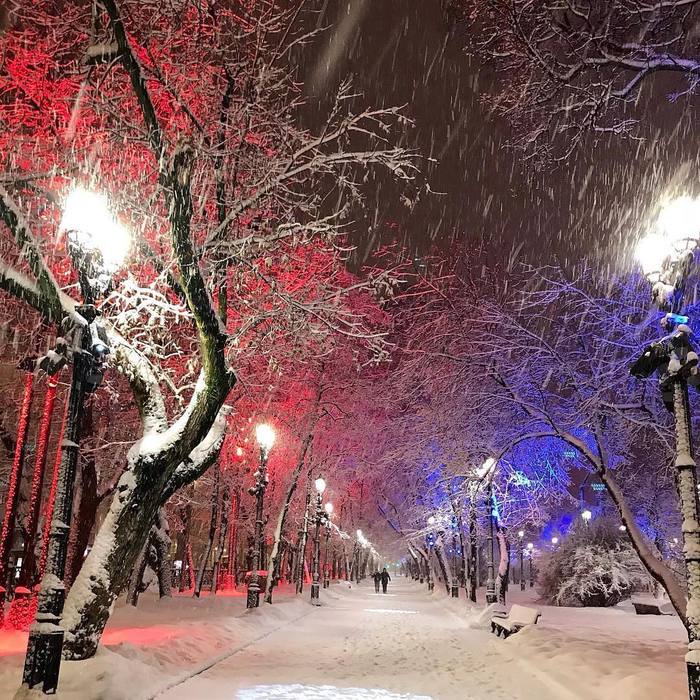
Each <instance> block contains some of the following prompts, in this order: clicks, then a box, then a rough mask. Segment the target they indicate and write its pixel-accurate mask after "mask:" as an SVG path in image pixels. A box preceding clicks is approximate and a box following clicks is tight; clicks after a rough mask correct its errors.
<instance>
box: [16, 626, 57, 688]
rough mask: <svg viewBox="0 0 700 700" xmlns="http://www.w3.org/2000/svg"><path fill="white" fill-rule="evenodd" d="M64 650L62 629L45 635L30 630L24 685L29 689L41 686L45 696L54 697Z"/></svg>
mask: <svg viewBox="0 0 700 700" xmlns="http://www.w3.org/2000/svg"><path fill="white" fill-rule="evenodd" d="M62 649H63V630H62V629H61V628H59V627H57V628H56V629H55V630H52V631H51V632H44V633H38V632H37V631H36V630H30V634H29V644H28V649H27V658H26V660H25V665H24V676H23V678H22V684H23V685H26V686H27V687H28V688H36V686H38V685H41V686H42V692H43V693H44V694H46V695H53V694H54V693H55V692H56V688H57V687H58V674H59V671H60V668H61V651H62Z"/></svg>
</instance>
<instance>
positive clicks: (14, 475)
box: [0, 372, 34, 584]
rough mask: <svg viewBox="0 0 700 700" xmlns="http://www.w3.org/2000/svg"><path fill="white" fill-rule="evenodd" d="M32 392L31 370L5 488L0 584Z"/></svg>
mask: <svg viewBox="0 0 700 700" xmlns="http://www.w3.org/2000/svg"><path fill="white" fill-rule="evenodd" d="M33 393H34V375H33V374H32V373H31V372H27V375H26V377H25V380H24V398H23V400H22V408H21V409H20V413H19V421H18V425H17V442H16V444H15V455H14V460H13V462H12V472H11V473H10V483H9V484H8V488H7V500H6V501H5V515H4V518H3V521H2V532H1V533H0V584H3V583H4V582H5V577H6V575H7V564H8V559H9V556H10V548H11V547H12V534H13V531H14V524H15V515H16V511H17V500H18V497H19V483H20V480H21V479H22V466H23V463H24V445H25V442H26V439H27V427H28V426H29V412H30V409H31V406H32V396H33Z"/></svg>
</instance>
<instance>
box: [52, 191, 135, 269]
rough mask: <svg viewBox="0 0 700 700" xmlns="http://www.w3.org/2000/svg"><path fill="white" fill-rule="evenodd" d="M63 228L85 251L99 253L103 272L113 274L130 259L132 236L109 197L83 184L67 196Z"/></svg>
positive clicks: (83, 251) (77, 245) (62, 222)
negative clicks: (118, 218) (113, 210)
mask: <svg viewBox="0 0 700 700" xmlns="http://www.w3.org/2000/svg"><path fill="white" fill-rule="evenodd" d="M61 230H62V231H65V232H66V235H67V236H68V240H69V241H70V242H71V243H72V244H73V245H75V246H76V247H78V248H79V249H80V251H81V252H82V253H83V254H84V253H94V252H97V253H99V256H100V258H101V259H100V261H99V263H100V264H99V265H98V268H99V271H100V272H101V273H104V274H108V275H112V274H114V273H115V272H116V271H117V269H119V267H120V266H121V265H122V263H123V262H124V259H125V258H126V256H127V254H128V252H129V247H130V246H131V238H130V236H129V232H128V231H127V229H126V228H125V227H124V226H122V225H121V224H120V223H119V222H118V221H117V218H116V217H115V216H114V214H113V212H112V210H111V208H110V206H109V200H108V199H107V197H105V196H104V195H102V194H98V193H96V192H91V191H90V190H86V189H84V188H82V187H76V188H75V189H73V190H71V191H70V193H69V194H68V197H67V198H66V202H65V205H64V208H63V217H62V219H61Z"/></svg>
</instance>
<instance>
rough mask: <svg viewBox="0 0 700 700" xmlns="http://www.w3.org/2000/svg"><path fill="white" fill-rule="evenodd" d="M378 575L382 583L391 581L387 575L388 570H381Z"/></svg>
mask: <svg viewBox="0 0 700 700" xmlns="http://www.w3.org/2000/svg"><path fill="white" fill-rule="evenodd" d="M379 575H380V576H381V577H382V583H383V584H384V585H386V584H387V583H389V581H391V576H389V572H388V571H382V573H381V574H379Z"/></svg>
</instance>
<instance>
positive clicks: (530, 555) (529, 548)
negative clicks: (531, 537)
mask: <svg viewBox="0 0 700 700" xmlns="http://www.w3.org/2000/svg"><path fill="white" fill-rule="evenodd" d="M534 554H535V545H534V544H533V543H532V542H528V543H527V555H528V559H529V560H530V588H533V587H534V585H535V577H534V576H533V573H532V558H533V555H534Z"/></svg>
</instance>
